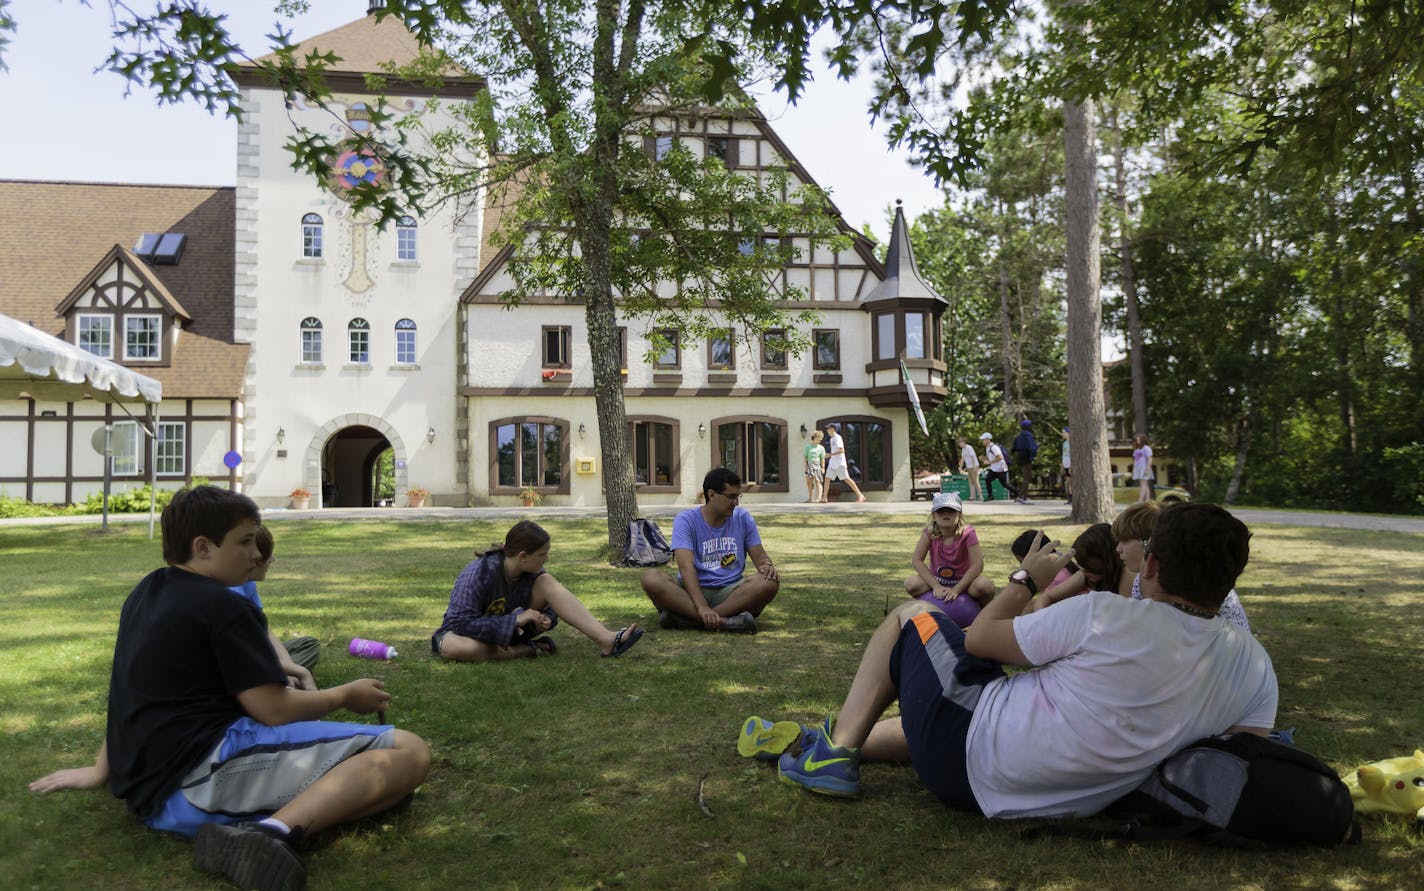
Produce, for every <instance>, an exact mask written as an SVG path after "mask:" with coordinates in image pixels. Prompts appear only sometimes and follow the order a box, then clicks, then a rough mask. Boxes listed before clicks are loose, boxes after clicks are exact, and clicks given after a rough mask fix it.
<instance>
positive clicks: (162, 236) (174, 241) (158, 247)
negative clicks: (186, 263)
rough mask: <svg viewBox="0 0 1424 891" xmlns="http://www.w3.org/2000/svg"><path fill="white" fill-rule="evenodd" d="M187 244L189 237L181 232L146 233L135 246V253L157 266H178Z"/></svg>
mask: <svg viewBox="0 0 1424 891" xmlns="http://www.w3.org/2000/svg"><path fill="white" fill-rule="evenodd" d="M187 243H188V236H186V235H184V234H182V233H181V232H145V233H144V234H142V235H140V236H139V239H138V244H136V245H134V253H135V254H138V255H139V256H140V257H142V258H143V259H145V260H147V261H148V262H150V263H153V264H154V265H156V266H177V265H178V261H179V260H180V259H182V257H183V247H184V246H185V245H186V244H187Z"/></svg>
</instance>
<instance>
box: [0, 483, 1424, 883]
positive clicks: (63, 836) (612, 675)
mask: <svg viewBox="0 0 1424 891" xmlns="http://www.w3.org/2000/svg"><path fill="white" fill-rule="evenodd" d="M922 520H923V512H922V511H919V510H916V511H914V512H913V513H907V514H905V515H904V516H879V515H876V516H870V515H831V516H801V515H787V516H768V517H766V518H764V520H763V521H762V522H761V523H760V525H761V528H762V535H763V538H764V539H765V542H766V545H767V549H768V551H769V552H770V554H771V555H772V557H773V558H774V559H775V560H776V563H777V566H778V567H779V568H780V570H781V572H782V575H783V582H782V584H783V587H782V593H781V596H780V597H779V598H778V600H777V601H776V603H774V604H773V605H772V607H771V608H770V609H769V610H768V612H767V614H766V616H765V617H764V618H763V621H762V623H761V625H762V632H761V633H760V634H758V635H756V636H754V637H745V636H735V635H708V634H702V633H698V632H667V631H659V630H658V629H657V628H656V620H655V616H654V615H653V614H652V611H651V610H650V608H649V605H648V603H647V601H646V600H645V599H644V597H643V596H642V594H641V593H640V592H639V590H638V584H637V575H638V572H639V570H635V569H622V568H610V567H608V566H607V565H605V564H602V563H600V562H599V555H600V554H601V550H602V542H603V537H604V535H605V532H604V521H603V520H602V519H601V518H598V519H588V520H579V521H552V522H549V523H547V524H546V526H547V528H548V529H549V531H550V532H551V533H552V535H553V537H554V548H553V554H552V557H551V559H550V563H549V568H550V570H551V571H552V572H553V573H554V574H555V575H556V576H557V577H558V578H559V579H560V580H561V581H563V582H564V583H565V584H567V585H568V586H569V588H570V589H572V590H573V591H574V592H575V593H576V594H578V595H579V596H580V597H581V598H582V599H583V600H584V602H585V603H587V604H588V605H589V606H590V608H591V609H592V610H593V612H594V614H595V615H597V616H599V617H600V618H601V619H602V620H603V621H604V622H605V624H608V625H611V626H613V627H615V628H616V627H618V626H619V625H622V624H624V623H626V622H629V621H634V620H636V621H638V622H640V623H642V624H644V625H645V626H651V629H650V631H649V633H648V635H647V636H646V637H645V638H644V639H643V640H642V641H641V642H640V643H639V644H638V646H637V647H635V648H634V649H633V650H632V651H630V652H629V653H628V654H627V655H626V656H625V657H623V658H621V659H616V660H605V659H600V658H599V656H598V652H597V649H596V647H595V646H594V645H593V644H592V643H591V642H589V641H587V640H586V639H584V638H583V637H581V636H580V635H578V634H577V632H575V631H573V630H572V629H570V628H568V627H567V626H566V625H560V626H559V627H558V628H556V629H555V630H554V631H553V635H554V637H555V638H556V640H557V641H558V643H559V646H560V649H559V654H558V655H557V656H556V657H555V658H552V659H541V660H537V661H518V662H507V663H501V664H486V665H450V664H444V663H442V662H440V661H438V660H437V659H435V658H434V657H432V656H431V654H430V650H429V645H428V639H429V635H430V633H431V632H432V631H433V630H434V629H435V628H436V627H437V626H438V625H439V622H440V618H441V616H442V614H443V613H444V609H445V604H446V600H447V597H448V594H449V589H450V584H451V582H452V581H453V579H454V577H455V575H456V574H457V573H458V572H459V570H460V568H461V567H463V566H464V564H465V563H466V562H467V561H468V560H469V559H470V556H471V554H472V551H473V550H474V549H475V548H476V547H477V546H480V547H482V546H484V545H485V544H486V543H487V542H490V541H494V540H496V539H498V538H502V536H503V533H504V530H505V528H507V526H508V522H507V521H499V522H498V523H491V522H458V523H457V522H430V523H419V522H403V523H383V522H370V523H358V524H353V523H337V522H328V521H315V520H313V521H305V520H300V521H299V520H284V521H282V522H280V523H274V524H273V532H274V534H275V535H276V538H277V556H278V561H277V564H276V566H275V567H274V568H273V571H272V574H271V576H270V578H269V580H268V582H267V583H266V584H265V585H263V586H262V598H263V601H264V602H265V603H266V606H267V612H268V615H269V617H270V619H271V623H272V628H273V630H275V631H276V632H277V633H278V635H279V636H282V637H290V636H295V635H298V634H313V635H315V636H317V637H318V638H320V639H321V641H322V643H323V647H324V648H323V654H322V659H321V662H320V664H319V665H318V666H317V670H316V677H317V681H318V683H320V684H322V685H323V686H329V685H333V684H337V683H341V682H344V681H347V680H350V679H352V678H356V677H360V676H363V675H366V674H374V675H375V676H378V677H383V678H384V679H385V681H386V683H387V686H388V687H389V688H390V690H391V691H392V693H393V695H394V700H393V702H392V706H391V709H390V712H389V714H388V719H389V720H392V721H394V722H396V723H398V724H399V725H400V726H402V727H405V728H406V729H409V730H412V731H414V732H416V733H419V734H420V735H422V736H424V737H425V738H426V739H427V740H428V741H429V742H430V744H431V747H432V749H433V750H434V752H435V763H434V767H433V769H432V771H431V775H430V779H429V780H428V781H427V782H426V784H425V785H424V786H423V787H422V788H421V790H420V792H419V793H418V794H417V797H416V801H415V804H414V805H413V806H412V807H411V809H410V810H409V811H408V812H406V813H404V814H401V815H398V816H392V817H389V818H387V819H374V820H370V821H367V822H366V823H363V824H360V825H358V826H354V827H350V828H347V829H344V830H337V831H333V832H330V833H327V834H326V836H325V838H324V844H323V846H322V847H320V848H319V849H318V850H316V851H314V852H313V853H311V854H310V855H309V856H308V865H309V868H310V873H311V881H310V887H312V888H315V889H323V888H331V889H346V891H349V889H354V888H373V889H375V888H392V889H405V888H432V889H449V888H468V887H492V888H539V887H558V888H565V887H581V888H588V887H623V888H688V887H694V888H695V887H722V886H730V885H733V884H735V885H738V886H740V887H747V888H776V889H779V891H785V889H794V888H804V887H812V886H819V887H823V888H852V887H853V888H861V887H866V886H872V885H873V886H877V887H879V888H885V889H889V888H920V887H954V888H975V889H995V888H1104V887H1106V888H1153V887H1160V888H1181V887H1191V888H1219V887H1260V888H1279V887H1309V888H1318V887H1329V888H1341V889H1356V888H1409V887H1415V888H1417V887H1421V886H1424V836H1421V835H1420V834H1418V833H1416V832H1414V831H1413V830H1411V829H1409V828H1408V826H1407V825H1406V824H1404V823H1402V822H1389V821H1380V820H1370V821H1369V822H1367V823H1366V825H1365V841H1364V843H1363V844H1362V845H1360V846H1357V847H1351V848H1342V849H1338V850H1331V851H1318V850H1301V851H1297V850H1288V851H1266V852H1240V851H1229V850H1221V849H1215V848H1206V847H1203V846H1199V845H1194V844H1189V843H1149V844H1140V845H1138V844H1127V843H1119V842H1108V843H1103V842H1089V841H1079V840H1065V839H1050V840H1040V841H1033V842H1024V841H1022V840H1021V839H1020V832H1021V830H1022V829H1023V828H1025V827H1024V824H1015V823H995V822H990V821H987V820H984V819H982V818H977V817H971V816H966V815H962V814H959V813H955V812H951V811H948V810H946V809H945V808H944V807H942V806H941V805H940V804H938V803H937V802H936V801H935V800H934V799H933V798H932V797H931V796H930V795H929V794H928V793H926V792H924V791H922V790H921V789H920V787H919V783H918V781H917V780H916V777H915V775H914V772H913V770H911V769H909V768H907V767H894V766H882V765H869V766H866V767H865V768H864V769H863V770H862V782H863V785H864V788H865V796H864V798H863V799H861V800H860V801H857V802H841V801H834V800H828V799H824V798H821V797H818V796H812V795H809V794H806V793H805V792H802V791H801V790H799V789H794V788H791V787H788V786H784V785H782V784H781V783H779V782H778V781H777V778H776V775H775V771H774V769H772V768H769V767H767V766H764V765H760V764H758V763H755V762H752V761H748V760H744V759H742V758H739V757H738V756H737V754H736V751H735V748H734V741H735V734H736V731H737V729H738V727H739V726H740V722H741V721H742V719H743V718H745V717H746V716H747V715H750V714H754V713H755V714H760V715H763V716H766V717H774V718H791V719H795V720H801V721H810V720H820V719H821V718H822V717H823V716H824V715H825V714H827V713H828V712H830V711H832V710H833V709H835V708H836V707H837V706H838V705H839V702H840V699H841V697H842V696H843V695H844V693H845V691H846V689H847V687H848V685H849V683H850V679H851V676H852V674H853V673H854V671H855V667H856V664H857V662H858V659H859V656H860V652H861V648H862V646H863V643H864V641H865V639H866V638H867V637H868V636H869V634H870V632H871V630H872V629H873V628H874V627H875V625H876V624H877V623H878V622H879V621H880V619H881V615H882V610H883V608H884V604H885V594H886V592H887V591H889V592H891V599H892V601H894V600H896V599H898V598H899V597H900V596H901V595H899V594H898V593H896V592H897V591H898V590H899V584H900V579H901V578H902V577H903V576H904V575H906V574H907V573H908V563H909V558H910V552H911V550H912V548H913V545H914V542H915V536H916V535H917V532H918V529H919V526H920V523H921V522H922ZM975 525H976V528H977V529H978V531H979V534H980V537H981V539H982V540H983V542H984V548H985V554H986V562H987V565H988V570H987V571H988V572H989V573H990V574H991V576H992V577H993V578H995V579H996V580H1002V577H1003V576H1005V575H1007V573H1008V571H1009V569H1010V558H1009V552H1008V543H1009V542H1010V541H1011V540H1012V539H1013V537H1014V536H1015V535H1016V534H1017V533H1018V532H1019V531H1020V527H1019V526H1018V525H1010V524H1009V523H1008V522H1006V521H1005V520H1003V519H998V520H996V519H994V518H985V520H984V522H981V523H976V524H975ZM663 526H664V528H665V530H666V529H668V528H670V524H669V523H668V522H664V523H663ZM1051 528H1052V531H1053V534H1055V535H1057V536H1058V537H1060V538H1064V539H1067V540H1071V539H1072V538H1073V536H1074V535H1075V534H1076V533H1077V531H1078V527H1074V526H1067V525H1059V526H1054V527H1051ZM145 533H146V530H145V528H144V527H142V526H139V525H136V526H122V527H119V528H116V529H114V530H111V531H110V532H109V533H107V534H103V533H99V532H97V531H96V530H95V529H93V528H91V527H78V526H75V527H64V526H58V527H4V528H0V555H3V563H0V566H3V572H0V651H2V652H3V653H4V661H3V663H0V666H3V667H0V702H3V703H4V708H3V709H0V776H3V783H0V787H2V788H4V789H5V790H6V794H5V796H4V799H3V801H4V807H5V811H6V815H5V819H4V821H3V822H0V876H3V877H4V878H3V879H0V886H4V887H7V888H60V887H74V886H92V887H96V888H104V889H154V888H180V887H181V888H209V887H224V886H223V885H221V883H217V882H213V881H211V880H209V879H208V878H207V877H206V876H204V875H202V874H200V873H198V872H196V871H195V870H194V869H193V867H192V865H191V853H190V846H189V844H188V842H186V841H183V840H180V839H176V838H169V837H165V836H160V835H158V834H156V833H152V832H150V831H148V830H146V829H144V828H143V827H142V826H141V825H140V824H139V823H137V822H136V821H134V820H132V819H131V818H130V817H129V816H128V815H127V812H126V811H125V810H124V807H123V805H122V804H121V803H120V802H118V801H117V800H115V799H113V798H111V797H110V796H109V795H108V794H107V792H103V791H100V792H68V793H60V794H57V795H52V796H48V797H44V798H41V797H38V796H34V795H31V794H29V793H28V792H27V791H26V789H25V784H26V783H27V782H28V781H29V780H31V779H33V778H34V777H37V776H39V775H41V774H43V773H47V772H49V771H51V770H54V769H56V768H59V767H66V766H76V765H79V764H84V763H88V762H89V761H90V759H92V756H93V754H94V751H95V750H96V748H97V747H98V744H99V742H100V739H101V737H102V734H103V728H104V702H105V693H106V689H107V683H108V672H109V663H110V659H111V654H112V647H113V634H114V630H115V627H116V624H117V620H118V613H119V607H120V605H121V604H122V602H123V599H124V597H125V596H126V595H127V594H128V592H129V590H130V589H131V588H132V586H133V584H134V583H135V582H136V581H137V580H138V579H139V578H140V577H141V576H142V575H143V574H145V573H146V572H148V571H149V570H151V569H152V568H154V567H155V566H157V565H158V564H159V561H160V557H159V546H158V544H157V542H150V541H148V540H147V538H146V537H145ZM1239 588H1240V591H1241V594H1242V601H1243V603H1244V604H1245V606H1246V609H1247V611H1248V613H1249V615H1250V618H1251V622H1252V626H1253V628H1254V630H1255V632H1256V634H1257V635H1258V636H1259V638H1260V639H1261V641H1262V643H1263V644H1264V645H1265V647H1266V649H1267V650H1268V651H1269V652H1270V653H1271V655H1272V657H1273V659H1274V660H1275V666H1276V672H1277V675H1278V676H1279V678H1280V684H1281V706H1280V715H1279V719H1278V724H1279V725H1280V726H1282V727H1290V726H1294V727H1296V728H1297V731H1296V741H1297V742H1298V743H1299V744H1300V745H1302V746H1303V747H1304V748H1307V749H1309V750H1311V751H1313V752H1315V753H1316V754H1318V755H1319V756H1321V757H1322V758H1323V759H1324V760H1326V761H1327V762H1329V763H1330V764H1332V765H1333V766H1334V767H1336V768H1338V769H1341V770H1348V769H1351V768H1352V767H1354V766H1356V765H1358V764H1360V763H1363V762H1366V761H1372V760H1375V759H1378V758H1384V757H1390V756H1394V755H1402V754H1407V753H1410V752H1413V751H1414V749H1415V748H1417V747H1421V746H1424V709H1421V705H1420V698H1419V694H1418V691H1419V689H1420V683H1421V681H1420V677H1419V676H1420V668H1421V661H1420V653H1421V652H1424V537H1421V536H1418V535H1409V534H1397V533H1381V532H1349V531H1341V530H1323V529H1308V528H1301V527H1291V526H1264V525H1263V526H1259V527H1257V528H1256V529H1255V537H1254V539H1253V554H1252V559H1251V564H1250V566H1249V567H1248V568H1247V570H1246V573H1245V575H1244V576H1243V578H1242V580H1241V584H1240V586H1239ZM357 636H359V637H369V638H376V639H379V640H383V641H386V642H388V643H393V644H395V645H396V646H397V648H398V649H399V650H400V656H399V657H398V658H397V659H396V660H395V661H393V662H390V663H379V662H368V661H364V660H359V659H354V658H352V657H350V656H348V655H347V654H346V653H345V645H346V643H347V641H348V640H349V639H350V638H352V637H357ZM1410 691H1413V692H1410ZM1044 757H1052V753H1051V752H1045V753H1044ZM699 784H702V786H703V795H704V797H705V799H706V802H707V805H708V806H709V807H710V809H711V811H712V813H713V816H711V817H708V816H706V815H704V814H703V813H702V812H701V811H700V810H699V808H698V806H697V803H696V801H695V796H696V794H697V791H698V787H699Z"/></svg>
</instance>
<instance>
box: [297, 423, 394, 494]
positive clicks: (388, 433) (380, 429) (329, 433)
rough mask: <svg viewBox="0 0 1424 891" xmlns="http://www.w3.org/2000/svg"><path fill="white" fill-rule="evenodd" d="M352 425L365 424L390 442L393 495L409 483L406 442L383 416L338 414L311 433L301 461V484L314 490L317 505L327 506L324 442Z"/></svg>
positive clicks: (359, 425) (362, 425)
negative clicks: (393, 482) (324, 483)
mask: <svg viewBox="0 0 1424 891" xmlns="http://www.w3.org/2000/svg"><path fill="white" fill-rule="evenodd" d="M353 427H366V428H369V429H371V430H373V431H375V432H376V433H377V434H379V435H380V436H381V437H383V438H384V439H385V441H386V442H387V443H389V444H390V447H391V451H392V452H393V453H394V457H395V461H394V464H395V484H396V496H397V497H400V496H401V495H404V494H405V490H406V489H407V488H408V487H409V485H410V483H409V481H408V479H407V476H406V474H407V467H406V465H407V456H408V455H409V450H408V449H407V448H406V445H405V441H404V440H402V439H401V436H400V434H399V433H397V432H396V430H395V428H394V427H392V426H391V425H390V424H388V423H386V422H385V420H383V419H382V418H378V417H376V416H375V415H368V414H365V413H363V412H350V413H347V414H344V415H337V416H336V417H334V418H331V419H330V420H328V421H327V422H326V423H325V424H323V425H321V426H320V427H318V428H317V430H316V432H315V433H313V434H312V438H311V440H310V441H309V442H308V443H307V448H306V454H305V456H304V457H303V460H302V479H303V482H302V486H303V487H304V488H306V489H307V490H309V491H311V492H312V493H314V495H315V497H316V499H317V503H316V506H317V507H326V506H327V505H326V499H325V492H324V491H323V486H322V482H323V476H322V470H323V468H322V460H323V456H324V454H325V450H326V445H327V443H328V442H330V441H331V439H332V438H333V437H335V436H337V435H338V434H340V433H341V432H342V431H343V430H348V429H351V428H353Z"/></svg>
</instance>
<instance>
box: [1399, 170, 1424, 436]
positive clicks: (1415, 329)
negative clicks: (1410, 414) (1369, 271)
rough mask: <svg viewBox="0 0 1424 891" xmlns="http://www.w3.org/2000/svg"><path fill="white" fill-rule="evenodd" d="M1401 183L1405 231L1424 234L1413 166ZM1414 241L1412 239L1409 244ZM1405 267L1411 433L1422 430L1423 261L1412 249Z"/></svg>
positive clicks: (1405, 324)
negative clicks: (1412, 430)
mask: <svg viewBox="0 0 1424 891" xmlns="http://www.w3.org/2000/svg"><path fill="white" fill-rule="evenodd" d="M1400 166H1401V168H1402V169H1401V171H1400V177H1399V179H1400V182H1401V183H1402V184H1403V187H1404V218H1405V221H1406V222H1407V224H1408V225H1407V228H1406V231H1407V232H1410V233H1417V232H1421V231H1424V213H1421V212H1420V209H1419V187H1418V181H1417V180H1416V178H1415V173H1414V166H1413V165H1412V164H1407V163H1406V164H1402V165H1400ZM1412 242H1413V239H1411V243H1412ZM1403 263H1404V299H1405V305H1404V336H1405V342H1406V343H1407V344H1408V345H1409V370H1410V375H1409V380H1410V384H1411V387H1412V389H1413V392H1412V393H1411V394H1410V398H1409V399H1408V400H1406V404H1412V405H1413V406H1414V429H1416V430H1424V318H1421V312H1422V311H1424V258H1421V257H1420V255H1419V249H1418V248H1417V247H1414V248H1412V249H1411V251H1410V253H1409V254H1408V255H1407V256H1405V257H1404V258H1403Z"/></svg>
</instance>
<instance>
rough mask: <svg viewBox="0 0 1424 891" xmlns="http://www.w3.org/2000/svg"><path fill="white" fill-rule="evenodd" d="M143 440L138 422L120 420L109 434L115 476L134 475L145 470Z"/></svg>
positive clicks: (111, 470) (111, 460) (111, 462)
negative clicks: (140, 436)
mask: <svg viewBox="0 0 1424 891" xmlns="http://www.w3.org/2000/svg"><path fill="white" fill-rule="evenodd" d="M142 443H143V440H142V439H140V438H139V431H138V424H135V423H134V422H133V421H119V422H118V423H116V424H115V425H114V431H113V433H111V434H110V435H109V463H110V472H111V473H112V474H113V475H114V476H133V475H134V474H137V473H140V472H142V470H143V460H142V459H143V449H142V447H141V446H142Z"/></svg>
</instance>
